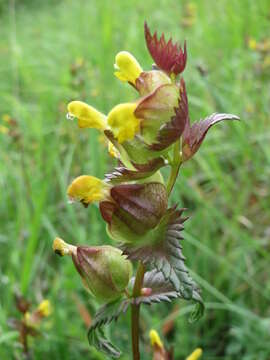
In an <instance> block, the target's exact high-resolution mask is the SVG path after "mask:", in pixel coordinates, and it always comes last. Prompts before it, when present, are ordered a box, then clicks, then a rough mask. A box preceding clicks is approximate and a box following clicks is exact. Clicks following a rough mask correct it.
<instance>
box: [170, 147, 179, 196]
mask: <svg viewBox="0 0 270 360" xmlns="http://www.w3.org/2000/svg"><path fill="white" fill-rule="evenodd" d="M181 163H182V160H181V155H180V140H178V141H177V142H176V143H175V145H174V149H173V162H172V164H171V167H172V168H171V174H170V177H169V180H168V185H167V193H168V196H169V195H170V194H171V192H172V189H173V187H174V184H175V181H176V179H177V176H178V173H179V169H180V166H181Z"/></svg>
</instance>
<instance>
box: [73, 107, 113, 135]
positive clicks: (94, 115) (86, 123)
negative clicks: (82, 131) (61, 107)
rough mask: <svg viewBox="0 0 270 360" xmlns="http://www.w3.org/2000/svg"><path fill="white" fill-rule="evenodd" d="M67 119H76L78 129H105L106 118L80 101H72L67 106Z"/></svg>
mask: <svg viewBox="0 0 270 360" xmlns="http://www.w3.org/2000/svg"><path fill="white" fill-rule="evenodd" d="M68 117H69V118H73V117H75V118H77V119H78V125H79V127H80V128H94V129H98V130H105V129H106V127H107V123H106V116H105V115H104V114H102V113H101V112H99V111H97V110H96V109H95V108H93V107H92V106H90V105H88V104H86V103H84V102H82V101H72V102H71V103H69V104H68Z"/></svg>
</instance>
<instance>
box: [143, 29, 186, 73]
mask: <svg viewBox="0 0 270 360" xmlns="http://www.w3.org/2000/svg"><path fill="white" fill-rule="evenodd" d="M144 35H145V41H146V45H147V48H148V51H149V52H150V54H151V56H152V58H153V60H154V61H155V63H156V65H157V66H158V67H159V68H160V69H161V70H163V71H165V72H166V73H167V74H169V75H170V74H172V73H173V74H175V75H178V74H180V73H181V72H183V71H184V69H185V67H186V62H187V49H186V42H184V49H182V48H181V46H180V45H179V44H178V43H175V44H174V43H173V42H172V39H171V38H170V39H169V41H168V42H166V40H165V37H164V34H163V33H162V35H161V37H160V39H158V37H157V32H155V33H154V35H151V32H150V29H149V27H148V25H147V23H146V22H145V23H144Z"/></svg>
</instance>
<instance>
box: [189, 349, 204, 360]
mask: <svg viewBox="0 0 270 360" xmlns="http://www.w3.org/2000/svg"><path fill="white" fill-rule="evenodd" d="M201 356H202V349H200V348H197V349H196V350H194V351H193V352H192V353H191V354H190V355H189V356H188V357H187V358H186V360H197V359H199V358H200V357H201Z"/></svg>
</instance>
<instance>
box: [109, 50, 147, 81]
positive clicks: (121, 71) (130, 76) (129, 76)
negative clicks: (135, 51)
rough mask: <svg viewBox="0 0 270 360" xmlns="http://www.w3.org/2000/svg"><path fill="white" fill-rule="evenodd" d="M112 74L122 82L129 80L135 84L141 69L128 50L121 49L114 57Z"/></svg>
mask: <svg viewBox="0 0 270 360" xmlns="http://www.w3.org/2000/svg"><path fill="white" fill-rule="evenodd" d="M114 68H115V70H117V71H116V72H115V73H114V75H115V76H116V77H117V78H118V79H119V80H121V81H123V82H126V81H128V82H130V83H131V84H133V85H135V82H136V79H137V78H138V77H139V76H140V74H141V72H142V71H143V69H142V68H141V66H140V64H139V63H138V61H137V60H136V59H135V57H134V56H133V55H131V54H130V53H129V52H128V51H121V52H119V53H118V54H117V55H116V57H115V64H114Z"/></svg>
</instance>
